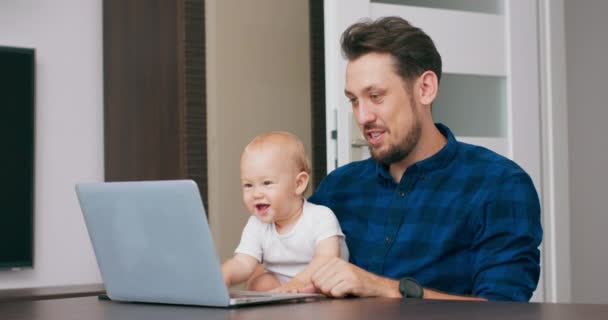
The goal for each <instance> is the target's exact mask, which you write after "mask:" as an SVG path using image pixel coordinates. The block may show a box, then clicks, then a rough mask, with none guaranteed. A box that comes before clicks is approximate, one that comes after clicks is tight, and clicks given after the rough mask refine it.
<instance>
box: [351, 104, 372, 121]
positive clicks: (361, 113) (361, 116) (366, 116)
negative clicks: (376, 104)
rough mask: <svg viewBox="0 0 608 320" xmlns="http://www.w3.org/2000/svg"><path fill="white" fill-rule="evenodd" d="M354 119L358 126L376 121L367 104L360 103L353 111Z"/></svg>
mask: <svg viewBox="0 0 608 320" xmlns="http://www.w3.org/2000/svg"><path fill="white" fill-rule="evenodd" d="M354 112H355V118H356V119H357V122H358V123H359V124H360V125H365V124H370V123H373V122H375V121H376V113H375V112H374V110H373V108H371V107H370V106H368V105H367V104H364V103H361V104H360V105H359V107H358V108H357V109H356V110H355V111H354Z"/></svg>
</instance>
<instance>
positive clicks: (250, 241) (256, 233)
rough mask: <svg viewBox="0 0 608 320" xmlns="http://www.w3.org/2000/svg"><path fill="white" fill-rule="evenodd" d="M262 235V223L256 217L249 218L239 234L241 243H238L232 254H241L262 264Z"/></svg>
mask: <svg viewBox="0 0 608 320" xmlns="http://www.w3.org/2000/svg"><path fill="white" fill-rule="evenodd" d="M263 233H264V223H262V222H261V221H259V220H258V219H257V218H256V217H254V216H251V217H249V220H248V221H247V224H246V225H245V228H243V233H242V234H241V242H240V243H239V245H238V247H236V250H234V253H242V254H246V255H249V256H252V257H254V258H256V259H257V260H258V262H259V263H262V262H263V252H262V237H263Z"/></svg>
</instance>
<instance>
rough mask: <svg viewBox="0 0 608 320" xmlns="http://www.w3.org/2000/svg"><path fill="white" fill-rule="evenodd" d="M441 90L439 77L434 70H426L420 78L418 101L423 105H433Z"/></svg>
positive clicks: (417, 91)
mask: <svg viewBox="0 0 608 320" xmlns="http://www.w3.org/2000/svg"><path fill="white" fill-rule="evenodd" d="M438 91H439V79H437V75H436V74H435V72H433V71H428V70H427V71H425V72H424V73H422V75H420V77H419V78H418V86H417V90H416V93H417V95H418V97H416V98H417V99H418V101H420V103H421V104H423V105H431V104H432V103H433V101H434V100H435V98H436V97H437V92H438Z"/></svg>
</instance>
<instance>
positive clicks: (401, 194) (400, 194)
mask: <svg viewBox="0 0 608 320" xmlns="http://www.w3.org/2000/svg"><path fill="white" fill-rule="evenodd" d="M399 196H401V197H405V196H407V192H404V191H401V192H399Z"/></svg>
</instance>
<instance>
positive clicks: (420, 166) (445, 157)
mask: <svg viewBox="0 0 608 320" xmlns="http://www.w3.org/2000/svg"><path fill="white" fill-rule="evenodd" d="M435 126H436V127H437V129H438V130H439V132H441V134H443V136H444V137H446V139H447V143H446V144H445V146H443V148H441V150H439V152H437V153H435V154H434V155H432V156H430V157H428V158H426V159H423V160H420V161H418V162H416V163H414V164H412V165H411V166H410V167H409V168H408V169H407V170H408V171H411V170H414V171H417V172H420V173H422V172H429V171H432V170H435V169H440V168H443V167H445V166H446V165H448V163H450V161H452V159H454V156H456V152H457V151H458V141H457V140H456V138H455V137H454V135H453V134H452V131H451V130H450V129H449V128H448V127H447V126H445V125H443V124H441V123H436V124H435ZM410 168H411V169H410ZM376 172H377V174H378V176H379V177H381V178H383V179H388V180H391V181H392V180H393V177H392V176H391V174H390V172H389V170H388V166H386V165H383V164H381V163H379V162H377V161H376Z"/></svg>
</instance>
